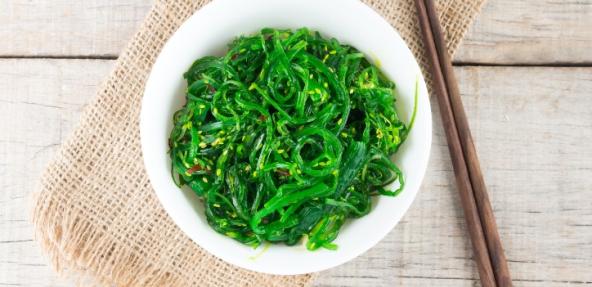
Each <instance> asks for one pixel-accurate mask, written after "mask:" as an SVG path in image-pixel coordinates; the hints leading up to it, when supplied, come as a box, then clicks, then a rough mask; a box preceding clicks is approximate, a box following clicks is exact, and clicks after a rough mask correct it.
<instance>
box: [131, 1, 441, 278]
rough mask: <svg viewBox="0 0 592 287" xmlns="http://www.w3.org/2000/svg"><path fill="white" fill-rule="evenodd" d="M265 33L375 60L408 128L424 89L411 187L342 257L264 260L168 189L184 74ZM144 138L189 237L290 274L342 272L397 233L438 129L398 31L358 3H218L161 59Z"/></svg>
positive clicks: (348, 230)
mask: <svg viewBox="0 0 592 287" xmlns="http://www.w3.org/2000/svg"><path fill="white" fill-rule="evenodd" d="M263 27H273V28H293V29H295V28H299V27H309V28H311V29H312V30H318V31H320V32H321V33H322V34H324V35H325V36H330V37H335V38H337V39H338V40H339V41H341V42H342V43H347V44H351V45H353V46H354V47H356V48H358V49H359V50H360V51H362V52H364V53H365V54H366V55H367V57H368V59H370V60H373V61H375V62H376V61H377V60H379V61H380V65H381V68H382V70H383V71H384V73H385V74H386V75H387V76H388V77H389V78H391V79H392V80H393V81H395V83H396V84H397V94H398V102H397V106H398V109H399V112H400V114H401V116H402V118H403V119H409V118H410V115H411V111H412V107H413V96H414V91H415V84H416V80H419V100H418V114H417V118H416V122H415V127H414V128H413V130H412V131H411V133H410V135H409V137H408V139H407V141H406V142H405V144H404V145H403V146H402V147H401V149H400V150H399V152H398V153H397V154H396V156H395V162H396V163H397V164H398V165H399V167H401V169H402V170H403V172H404V174H405V178H406V182H407V185H406V187H405V189H404V191H403V192H402V193H401V194H400V195H399V196H398V197H395V198H391V197H384V196H381V197H376V198H375V200H374V206H373V210H372V211H371V212H370V214H368V215H367V216H365V217H362V218H360V219H356V220H350V221H349V222H348V223H347V224H346V225H345V226H344V227H343V228H342V230H341V232H340V234H339V236H338V238H337V240H336V241H335V243H337V244H338V245H339V248H338V249H337V250H336V251H329V250H318V251H315V252H309V251H307V250H306V249H305V247H304V245H299V246H293V247H288V246H283V245H273V246H271V247H269V249H268V250H266V251H264V252H262V250H263V248H262V247H260V248H258V249H252V248H250V247H247V246H244V245H242V244H240V243H238V242H236V241H234V240H232V239H230V238H227V237H225V236H222V235H220V234H218V233H216V232H215V231H214V230H213V229H211V228H210V227H209V226H208V224H207V222H206V219H205V215H204V212H203V207H202V205H201V202H199V200H198V198H197V197H196V196H195V195H194V194H193V193H192V192H191V191H190V190H189V189H184V190H183V191H181V190H179V188H177V187H176V186H175V184H174V183H173V181H172V180H171V176H170V164H171V163H170V159H169V156H168V154H167V150H168V146H167V140H168V136H169V132H170V130H171V127H172V115H173V113H174V111H175V110H177V109H179V108H180V107H181V106H182V105H183V103H184V90H185V88H186V84H185V82H184V80H183V76H182V75H183V73H184V72H185V71H186V70H187V69H188V68H189V66H190V65H191V63H192V62H193V61H194V60H196V59H197V58H200V57H203V56H206V55H222V54H224V52H225V49H226V45H227V43H229V42H230V41H231V40H232V39H233V38H234V37H236V36H238V35H241V34H250V33H254V32H257V31H258V30H259V29H261V28H263ZM140 132H141V142H142V152H143V155H144V162H145V165H146V170H147V172H148V176H149V177H150V181H151V184H152V186H153V187H154V190H155V191H156V194H157V196H158V198H159V199H160V201H161V203H162V205H163V207H164V208H165V210H166V211H167V212H168V214H169V215H170V217H171V218H172V219H173V221H174V222H175V223H176V224H177V225H178V226H179V228H181V230H183V231H184V232H185V233H186V234H187V236H189V237H190V238H191V239H192V240H193V241H195V242H196V243H197V244H198V245H199V246H201V247H202V248H204V249H206V250H207V251H209V252H211V253H212V254H214V255H216V256H218V257H219V258H222V259H223V260H225V261H227V262H229V263H232V264H235V265H238V266H240V267H243V268H246V269H250V270H254V271H259V272H264V273H272V274H283V275H288V274H301V273H307V272H315V271H321V270H324V269H327V268H331V267H334V266H337V265H339V264H342V263H345V262H347V261H349V260H351V259H353V258H355V257H356V256H358V255H360V254H362V253H364V252H365V251H366V250H368V249H369V248H371V247H372V246H374V245H375V244H376V243H378V242H379V241H380V240H381V239H382V238H384V236H386V235H387V234H388V233H389V231H391V230H392V229H393V227H394V226H395V225H396V224H397V222H399V220H400V219H401V217H402V216H403V215H404V214H405V212H406V211H407V209H408V208H409V206H410V205H411V203H412V201H413V199H414V198H415V195H416V193H417V191H418V189H419V187H420V184H421V180H422V178H423V176H424V173H425V170H426V167H427V163H428V157H429V152H430V145H431V141H432V138H431V135H432V121H431V110H430V105H429V99H428V94H427V89H426V86H425V83H424V80H423V77H422V75H421V72H420V69H419V66H418V64H417V62H416V61H415V59H414V57H413V55H412V54H411V52H410V51H409V49H408V48H407V46H406V44H405V43H404V42H403V40H402V39H401V38H400V36H399V35H398V34H397V32H395V30H394V29H393V28H392V27H391V26H390V25H389V24H388V23H387V22H386V21H385V20H384V19H382V18H381V17H380V16H379V15H378V14H377V13H376V12H374V11H373V10H372V9H371V8H369V7H367V6H365V5H364V4H362V3H361V2H359V1H358V0H324V1H319V0H282V1H277V0H250V1H243V0H216V1H214V2H212V3H210V4H208V5H207V6H205V7H203V8H202V9H201V10H199V11H198V12H197V13H195V14H194V15H193V16H192V17H190V18H189V19H188V20H187V21H186V22H185V23H184V24H183V25H182V26H181V28H180V29H179V30H178V31H177V32H176V33H175V34H174V35H173V37H171V39H170V40H169V41H168V42H167V44H166V45H165V47H164V48H163V50H162V52H161V53H160V55H159V56H158V59H157V61H156V63H155V64H154V67H153V69H152V73H151V74H150V78H149V79H148V83H147V85H146V90H145V93H144V99H143V102H142V112H141V124H140ZM393 256H398V255H397V254H393Z"/></svg>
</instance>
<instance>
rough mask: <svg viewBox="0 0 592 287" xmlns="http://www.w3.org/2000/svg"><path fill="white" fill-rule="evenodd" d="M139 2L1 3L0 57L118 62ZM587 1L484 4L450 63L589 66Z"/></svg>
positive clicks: (142, 9) (141, 9) (497, 0)
mask: <svg viewBox="0 0 592 287" xmlns="http://www.w3.org/2000/svg"><path fill="white" fill-rule="evenodd" d="M152 2H153V1H145V0H121V1H118V0H95V1H68V0H54V1H45V0H11V1H0V38H1V39H4V41H3V44H2V45H0V56H57V57H64V56H65V57H72V56H76V55H77V56H90V57H97V56H98V57H116V56H117V55H118V54H119V53H120V51H121V50H122V49H123V47H124V46H125V44H126V43H127V41H128V40H129V39H130V37H131V35H132V34H133V32H134V31H135V30H136V29H137V27H138V26H139V24H140V22H141V21H142V19H143V18H144V17H145V15H146V13H147V12H148V10H149V8H150V5H151V3H152ZM590 15H592V0H579V1H563V0H525V1H515V0H490V1H488V3H487V4H486V5H485V6H484V7H483V10H482V13H481V14H480V15H479V16H478V17H477V20H476V22H475V23H474V24H473V25H472V27H471V29H470V30H469V32H468V34H467V36H466V38H465V41H464V42H463V43H464V44H463V45H462V46H461V48H460V50H459V51H458V53H457V55H456V57H455V61H457V62H475V63H494V64H507V63H510V64H515V63H521V64H536V63H557V64H561V63H591V62H592V53H590V48H591V47H592V29H590V27H592V17H590Z"/></svg>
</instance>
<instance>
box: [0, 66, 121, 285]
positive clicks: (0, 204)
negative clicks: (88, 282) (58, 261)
mask: <svg viewBox="0 0 592 287" xmlns="http://www.w3.org/2000/svg"><path fill="white" fill-rule="evenodd" d="M113 63H114V61H95V60H69V61H63V60H61V61H56V60H0V91H2V92H1V93H0V130H1V131H2V132H1V133H0V189H1V190H2V192H0V286H69V285H70V284H67V282H66V281H65V280H61V279H59V278H58V277H57V276H56V274H55V273H54V271H53V270H52V268H50V267H49V266H48V259H47V258H45V256H42V254H41V251H40V249H39V245H38V244H37V243H36V242H34V241H33V231H32V227H31V224H30V219H29V212H30V208H31V207H30V199H31V198H30V195H31V193H32V192H33V190H34V189H35V185H36V184H37V181H38V180H39V175H40V174H41V172H42V170H43V169H44V167H45V165H46V164H47V163H48V162H49V160H50V159H51V157H52V155H53V154H54V153H55V152H56V151H57V149H58V148H59V146H60V144H61V143H62V142H63V141H64V139H65V138H66V137H67V136H68V134H69V132H70V131H71V130H72V128H73V126H74V125H75V124H76V122H77V121H78V118H79V116H80V113H81V111H82V109H83V108H84V106H85V105H86V104H87V103H88V102H89V101H90V100H91V99H92V98H93V96H94V95H95V93H96V90H97V85H98V84H99V83H100V82H101V81H102V79H103V78H104V77H105V75H106V74H107V73H108V71H109V70H110V69H111V66H112V65H113Z"/></svg>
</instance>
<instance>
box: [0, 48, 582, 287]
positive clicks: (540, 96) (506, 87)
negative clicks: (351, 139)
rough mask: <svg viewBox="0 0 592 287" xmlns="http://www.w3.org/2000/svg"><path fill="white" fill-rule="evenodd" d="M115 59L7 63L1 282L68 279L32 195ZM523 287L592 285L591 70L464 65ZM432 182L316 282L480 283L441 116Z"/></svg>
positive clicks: (1, 103) (0, 102)
mask: <svg viewBox="0 0 592 287" xmlns="http://www.w3.org/2000/svg"><path fill="white" fill-rule="evenodd" d="M112 64H113V61H103V60H46V59H34V60H31V59H18V60H17V59H13V60H0V131H2V132H1V133H0V187H2V192H0V286H4V285H8V286H69V284H68V283H67V282H64V281H63V280H61V279H58V278H57V275H55V274H54V273H53V271H51V269H50V267H48V266H47V261H46V259H45V258H44V257H43V256H42V254H41V252H40V250H39V248H38V247H37V244H36V243H35V242H33V241H32V232H31V227H30V224H29V222H28V209H29V207H28V206H27V203H28V197H29V195H30V193H31V192H32V191H33V190H34V187H35V184H36V181H37V179H38V177H39V174H40V172H41V171H42V169H43V167H44V165H45V164H46V163H47V162H48V161H49V160H50V158H51V156H52V155H53V154H54V153H55V151H56V150H57V148H58V146H59V144H60V143H61V142H62V141H63V139H64V137H66V136H67V134H68V133H69V131H70V130H71V129H72V128H73V126H74V125H75V123H76V121H77V118H78V116H79V114H80V111H81V110H82V108H83V107H84V105H85V104H87V103H88V102H89V100H90V99H91V98H92V97H93V95H94V93H95V91H96V88H97V85H98V84H99V83H100V81H101V79H103V78H104V77H105V76H106V74H107V73H108V71H109V69H110V67H111V66H112ZM456 71H457V75H458V78H459V82H460V84H461V93H462V97H463V100H464V102H465V105H466V109H467V113H468V116H469V117H470V123H471V127H472V129H473V134H474V137H475V141H476V143H477V149H478V152H479V155H480V156H481V162H482V165H483V171H484V174H485V177H486V182H487V184H488V186H489V191H490V196H491V199H492V203H493V206H494V210H495V214H496V216H497V218H498V225H499V226H500V233H501V237H502V240H503V241H504V244H505V247H506V249H507V256H508V259H509V260H510V268H511V271H512V275H513V277H514V279H515V282H516V284H515V285H516V286H529V287H530V286H570V285H573V286H583V285H588V284H592V273H591V272H590V270H592V244H591V243H592V208H591V207H592V197H591V196H590V191H589V190H590V188H591V187H592V178H590V176H589V175H590V172H591V171H592V161H591V160H590V159H592V145H589V144H587V143H589V142H591V141H592V113H590V112H589V109H590V107H592V98H590V97H589V95H590V93H592V68H516V67H514V68H504V67H462V68H457V69H456ZM433 108H434V109H435V111H434V127H435V131H434V144H433V150H432V157H431V162H430V165H429V170H428V173H427V175H426V179H425V181H424V184H423V188H422V191H421V192H420V194H419V196H418V198H417V199H416V201H415V203H414V204H413V206H412V207H411V209H410V211H409V213H408V214H407V215H406V216H405V217H404V219H403V221H402V222H401V223H400V224H399V225H398V226H397V227H396V229H395V231H393V232H392V233H391V234H389V236H388V237H387V238H386V239H385V240H383V241H382V242H381V243H380V244H379V245H378V246H376V247H375V248H373V249H371V250H370V251H369V252H368V253H366V254H364V255H363V256H361V257H360V258H357V259H356V260H354V261H352V262H350V263H348V264H346V265H344V266H341V267H338V268H335V269H332V270H330V271H327V272H323V273H322V274H321V275H320V277H319V279H318V280H317V281H316V286H324V287H329V286H331V287H334V286H335V287H336V286H378V287H380V286H475V285H478V283H477V282H478V275H477V272H476V270H475V267H474V263H473V261H472V259H471V256H472V255H471V249H470V246H469V242H468V240H467V238H466V235H465V234H466V232H465V229H464V219H463V217H462V210H461V209H460V206H459V201H458V196H457V193H456V189H455V185H454V176H453V172H452V167H451V165H450V161H449V155H448V151H447V147H446V142H445V138H444V134H443V131H442V128H441V126H440V124H439V123H440V120H439V113H438V111H437V107H436V105H435V104H433Z"/></svg>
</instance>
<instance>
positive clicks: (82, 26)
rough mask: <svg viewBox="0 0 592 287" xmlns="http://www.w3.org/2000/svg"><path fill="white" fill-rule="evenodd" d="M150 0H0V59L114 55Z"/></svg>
mask: <svg viewBox="0 0 592 287" xmlns="http://www.w3.org/2000/svg"><path fill="white" fill-rule="evenodd" d="M152 3H153V1H146V0H96V1H69V0H52V1H46V0H10V1H0V38H1V39H3V41H2V45H0V55H4V56H58V57H59V56H76V55H77V56H90V57H116V56H117V55H118V54H119V52H120V51H121V50H122V49H123V47H124V46H125V44H126V43H127V42H128V41H129V39H130V38H131V37H132V35H133V34H134V33H135V31H136V29H137V28H138V26H139V24H140V23H141V22H142V20H143V19H144V17H145V16H146V14H147V13H148V10H149V9H150V7H151V5H152Z"/></svg>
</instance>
